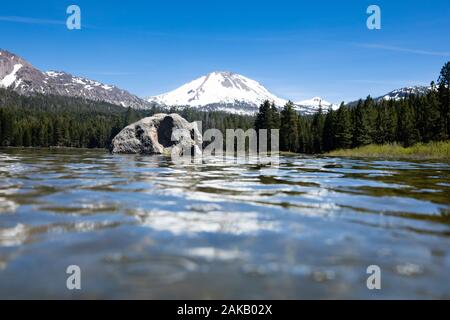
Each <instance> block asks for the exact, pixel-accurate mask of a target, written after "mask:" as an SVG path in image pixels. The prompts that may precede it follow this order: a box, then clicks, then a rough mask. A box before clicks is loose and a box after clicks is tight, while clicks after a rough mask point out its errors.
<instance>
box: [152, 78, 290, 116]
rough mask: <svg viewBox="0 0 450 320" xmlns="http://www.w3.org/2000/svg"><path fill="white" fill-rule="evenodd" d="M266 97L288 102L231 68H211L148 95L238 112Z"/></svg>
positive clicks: (252, 109) (179, 103)
mask: <svg viewBox="0 0 450 320" xmlns="http://www.w3.org/2000/svg"><path fill="white" fill-rule="evenodd" d="M265 100H269V101H272V102H274V103H275V105H276V106H277V107H280V108H281V107H283V106H284V104H285V103H286V102H287V101H286V100H284V99H281V98H279V97H277V96H275V95H274V94H272V93H271V92H269V91H268V90H267V89H266V88H264V86H262V85H261V84H260V83H258V82H257V81H255V80H252V79H249V78H247V77H244V76H242V75H239V74H236V73H232V72H212V73H210V74H208V75H205V76H202V77H200V78H198V79H195V80H193V81H191V82H189V83H186V84H184V85H182V86H181V87H179V88H178V89H175V90H173V91H171V92H168V93H165V94H161V95H159V96H154V97H150V98H149V99H148V101H149V102H151V103H156V104H159V105H163V106H178V107H193V108H197V109H201V110H217V111H226V112H230V113H238V114H254V113H256V112H257V111H258V108H259V106H260V104H261V103H262V102H264V101H265Z"/></svg>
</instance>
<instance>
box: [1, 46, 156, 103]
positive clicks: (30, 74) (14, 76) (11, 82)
mask: <svg viewBox="0 0 450 320" xmlns="http://www.w3.org/2000/svg"><path fill="white" fill-rule="evenodd" d="M0 87H3V88H10V89H13V90H14V91H16V92H18V93H19V94H22V95H33V94H53V95H61V96H69V97H81V98H85V99H89V100H95V101H105V102H108V103H112V104H116V105H120V106H123V107H132V108H136V109H142V108H147V107H149V106H150V104H149V103H148V102H147V101H145V100H143V99H140V98H139V97H137V96H135V95H133V94H131V93H129V92H127V91H125V90H122V89H119V88H117V87H115V86H112V85H106V84H103V83H100V82H98V81H94V80H89V79H85V78H81V77H76V76H73V75H71V74H68V73H65V72H57V71H47V72H42V71H40V70H38V69H36V68H35V67H33V66H32V65H31V64H30V63H28V62H27V61H26V60H24V59H22V58H21V57H19V56H17V55H15V54H13V53H10V52H8V51H6V50H0Z"/></svg>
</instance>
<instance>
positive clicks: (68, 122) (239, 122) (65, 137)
mask: <svg viewBox="0 0 450 320" xmlns="http://www.w3.org/2000/svg"><path fill="white" fill-rule="evenodd" d="M157 112H165V113H167V112H175V110H161V109H158V108H153V109H150V110H145V111H140V110H134V109H131V108H128V109H127V108H122V107H120V106H116V105H112V104H108V103H101V102H93V101H90V100H85V99H79V98H70V97H61V96H43V95H36V96H32V97H26V96H21V95H18V94H17V93H15V92H13V91H11V90H5V89H0V146H12V147H14V146H16V147H22V146H23V147H29V146H33V147H75V148H109V145H110V143H111V140H112V138H113V137H114V136H115V135H116V134H117V133H118V132H119V131H120V130H121V129H122V128H124V127H125V126H127V125H128V124H130V123H133V122H135V121H137V120H139V119H141V118H144V117H147V116H151V115H152V114H154V113H157ZM177 113H179V114H180V115H181V116H183V117H185V118H186V119H187V120H189V121H196V120H201V121H203V129H204V130H205V129H208V128H218V129H221V130H224V131H225V128H243V129H248V128H251V127H253V123H254V117H250V116H239V115H233V114H227V113H223V112H199V111H196V110H192V109H187V110H184V111H181V112H180V111H177Z"/></svg>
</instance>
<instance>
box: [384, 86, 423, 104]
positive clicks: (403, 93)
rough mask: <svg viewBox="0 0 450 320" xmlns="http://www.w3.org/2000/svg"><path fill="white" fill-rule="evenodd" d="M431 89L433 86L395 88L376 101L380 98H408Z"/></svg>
mask: <svg viewBox="0 0 450 320" xmlns="http://www.w3.org/2000/svg"><path fill="white" fill-rule="evenodd" d="M430 90H431V87H425V86H413V87H405V88H400V89H396V90H393V91H391V92H389V93H387V94H385V95H383V96H380V97H378V98H375V100H376V101H379V100H400V99H404V98H407V97H408V96H410V95H419V96H420V95H424V94H427V92H428V91H430Z"/></svg>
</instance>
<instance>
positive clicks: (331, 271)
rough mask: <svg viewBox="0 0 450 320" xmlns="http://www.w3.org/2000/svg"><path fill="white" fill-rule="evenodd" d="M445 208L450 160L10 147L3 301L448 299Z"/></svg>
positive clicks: (0, 264) (4, 159) (0, 263)
mask: <svg viewBox="0 0 450 320" xmlns="http://www.w3.org/2000/svg"><path fill="white" fill-rule="evenodd" d="M449 206H450V165H449V164H448V163H428V162H404V161H381V160H378V161H377V160H358V159H353V160H350V159H342V158H325V157H321V158H318V157H304V156H289V157H283V158H281V165H280V168H279V169H278V170H276V169H274V168H270V167H261V166H258V165H256V164H229V163H228V164H224V163H214V162H212V163H211V162H210V163H208V164H202V165H198V164H197V165H185V166H176V165H174V164H172V163H171V162H170V160H169V159H167V158H164V157H159V156H131V155H128V156H119V155H110V154H108V153H107V152H105V151H88V150H39V149H32V150H20V149H1V150H0V298H200V299H203V298H207V299H209V298H217V299H220V298H224V299H228V298H247V299H254V298H267V299H270V298H274V299H280V298H291V299H292V298H450V268H449V267H450V213H449V212H450V211H449ZM72 264H75V265H78V266H80V268H81V271H82V290H81V291H76V292H75V291H69V290H67V289H66V278H67V276H68V275H67V274H66V268H67V266H68V265H72ZM369 265H378V266H379V267H380V268H381V272H382V282H381V283H382V288H381V290H378V291H370V290H368V289H367V287H366V279H367V277H368V275H367V274H366V268H367V267H368V266H369Z"/></svg>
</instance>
